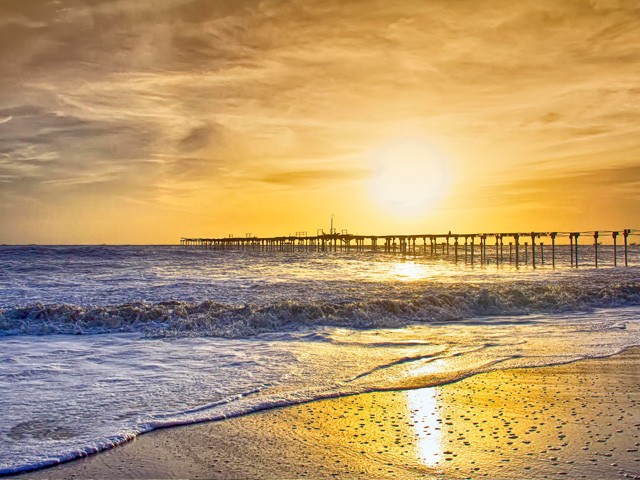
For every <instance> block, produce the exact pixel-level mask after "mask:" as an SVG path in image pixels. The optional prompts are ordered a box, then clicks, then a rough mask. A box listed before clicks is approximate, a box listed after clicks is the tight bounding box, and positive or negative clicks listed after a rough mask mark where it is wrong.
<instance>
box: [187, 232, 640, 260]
mask: <svg viewBox="0 0 640 480" xmlns="http://www.w3.org/2000/svg"><path fill="white" fill-rule="evenodd" d="M332 232H333V233H330V234H327V233H324V231H322V230H321V229H319V230H318V232H317V235H307V232H296V234H295V235H293V234H290V235H287V236H281V237H262V238H258V237H256V236H255V235H251V234H245V236H244V237H234V236H233V235H231V234H230V235H229V236H227V237H221V238H185V237H181V238H180V246H182V247H184V248H202V249H206V250H216V251H223V252H224V251H231V252H233V251H241V252H307V253H310V252H332V251H333V252H337V251H338V250H339V251H341V252H346V253H351V252H368V251H370V252H372V253H373V252H377V251H378V239H383V240H384V245H383V246H382V247H381V248H380V251H382V250H383V249H384V252H385V253H393V254H398V253H399V254H400V255H402V256H403V257H407V256H409V255H411V254H413V256H414V258H415V257H416V256H417V255H418V254H420V253H424V256H425V257H426V256H427V255H429V253H430V255H431V258H432V259H436V258H437V257H440V256H441V255H442V257H444V258H447V259H448V260H451V261H455V262H456V263H458V262H459V261H461V256H460V251H459V248H460V247H462V241H461V239H462V238H464V262H465V263H468V262H470V263H471V264H472V265H473V264H475V262H476V261H478V259H476V257H475V256H476V241H475V239H476V237H479V239H480V241H479V246H480V258H479V262H480V265H488V264H490V263H491V258H490V257H491V256H492V253H491V251H490V248H488V247H489V246H490V245H489V239H488V237H494V239H495V243H494V244H493V245H492V246H493V247H494V248H495V262H496V266H499V265H500V263H502V262H503V261H506V260H507V259H506V258H505V257H504V254H505V252H504V237H505V236H506V237H511V238H513V240H514V241H515V242H509V259H508V260H509V262H513V261H514V260H515V267H516V268H518V267H520V265H521V263H522V262H523V260H524V264H525V266H526V265H528V261H529V242H524V247H525V250H524V255H523V257H521V254H520V237H525V239H528V238H531V255H532V257H531V259H532V267H533V268H534V269H535V268H537V267H538V266H539V265H545V258H544V256H545V245H544V244H545V242H542V241H540V240H541V239H542V238H544V237H550V238H551V263H552V266H553V268H554V269H555V268H556V239H557V238H558V236H560V237H568V238H569V255H570V262H571V267H576V268H577V267H579V265H580V255H579V253H580V252H579V240H580V235H582V234H584V235H593V252H594V264H595V267H596V268H598V267H599V266H600V264H601V261H600V260H601V259H600V254H601V251H600V250H601V249H600V248H599V247H600V243H599V240H600V237H601V234H609V233H611V237H612V239H613V266H614V267H617V266H618V241H617V239H618V236H619V235H620V234H622V236H623V238H624V265H625V266H629V251H630V249H632V247H631V245H635V244H634V243H633V242H631V243H630V241H629V237H630V236H633V235H638V233H640V230H631V229H625V230H622V231H611V230H606V231H602V230H591V231H583V232H546V233H541V232H528V233H522V232H512V233H466V234H455V233H451V231H449V233H446V234H420V235H414V234H411V235H383V236H380V237H378V236H373V235H367V236H365V235H353V234H350V233H348V232H347V231H346V230H343V231H342V232H341V233H338V232H336V231H335V230H333V231H332ZM420 238H422V248H423V251H422V252H420V244H419V239H420ZM427 238H428V239H429V253H427V252H428V251H427ZM439 239H442V240H443V241H442V242H440V243H439ZM452 239H453V245H452ZM352 242H353V243H352ZM469 243H471V245H469ZM513 243H515V252H514V248H513ZM538 245H539V246H540V252H539V253H538V251H537V247H538ZM439 247H441V248H439ZM452 248H453V249H454V251H453V252H452V251H451V249H452ZM487 250H489V252H488V251H487ZM514 253H515V257H514ZM469 256H470V258H469ZM562 258H564V257H562ZM587 263H588V259H587ZM620 263H622V262H620Z"/></svg>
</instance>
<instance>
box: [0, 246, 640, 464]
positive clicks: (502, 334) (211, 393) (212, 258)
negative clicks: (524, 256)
mask: <svg viewBox="0 0 640 480" xmlns="http://www.w3.org/2000/svg"><path fill="white" fill-rule="evenodd" d="M581 249H582V250H581V266H580V268H578V269H576V268H570V267H569V258H568V257H569V247H568V246H559V247H558V258H557V268H555V269H553V268H551V266H550V265H549V262H550V258H551V256H550V253H549V252H546V253H545V257H546V259H547V263H546V264H545V265H538V268H535V269H534V268H532V267H531V265H530V264H528V265H523V266H521V267H520V268H518V269H516V268H514V266H513V265H512V264H509V263H508V262H505V263H499V264H496V261H495V258H493V257H492V256H491V255H488V260H489V264H486V265H481V264H479V263H478V262H477V260H476V263H475V264H474V265H470V264H465V263H464V262H459V263H458V264H454V263H453V262H451V261H450V259H445V258H443V257H441V256H437V257H436V258H435V259H432V258H430V257H427V256H424V255H421V254H418V255H416V256H408V257H405V258H403V257H400V256H398V255H387V254H382V253H373V252H350V253H346V252H330V253H329V252H327V253H322V252H249V251H225V252H221V251H215V250H207V249H200V248H185V247H178V246H2V247H0V411H1V412H2V415H0V474H10V473H16V472H21V471H27V470H32V469H36V468H40V467H44V466H47V465H53V464H57V463H60V462H63V461H68V460H72V459H75V458H79V457H82V456H86V455H88V454H91V453H95V452H98V451H100V450H104V449H107V448H111V447H114V446H117V445H119V444H121V443H123V442H126V441H128V440H130V439H132V438H134V437H135V436H136V435H140V434H142V433H145V432H149V431H151V430H154V429H158V428H163V427H169V426H174V425H185V424H191V423H197V422H204V421H213V420H221V419H224V418H229V417H234V416H239V415H245V414H248V413H251V412H255V411H259V410H264V409H269V408H274V407H279V406H286V405H294V404H299V403H302V402H308V401H312V400H315V399H321V398H331V397H337V396H342V395H350V394H356V393H362V392H371V391H378V390H392V389H406V388H418V387H426V386H435V385H442V384H446V383H449V382H452V381H456V380H459V379H461V378H465V377H468V376H470V375H474V374H476V373H480V372H486V371H490V370H496V369H508V368H514V367H526V366H541V365H553V364H559V363H565V362H570V361H574V360H578V359H583V358H590V357H598V356H607V355H613V354H615V353H618V352H621V351H623V350H625V349H626V348H628V347H630V346H635V345H640V267H638V265H640V249H639V247H638V246H635V245H634V246H631V247H630V255H629V263H630V265H631V266H629V267H624V266H621V265H623V264H624V262H623V258H622V249H621V248H619V249H618V265H619V266H618V268H612V265H613V258H612V255H613V250H612V247H610V246H606V245H605V246H601V247H600V249H599V250H600V251H599V264H600V268H594V267H593V252H592V247H586V246H585V247H581Z"/></svg>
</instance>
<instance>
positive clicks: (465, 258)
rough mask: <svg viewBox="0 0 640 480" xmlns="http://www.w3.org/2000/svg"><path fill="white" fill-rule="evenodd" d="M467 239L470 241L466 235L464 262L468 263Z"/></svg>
mask: <svg viewBox="0 0 640 480" xmlns="http://www.w3.org/2000/svg"><path fill="white" fill-rule="evenodd" d="M467 241H468V237H467V236H466V235H465V237H464V263H467V250H468V248H467Z"/></svg>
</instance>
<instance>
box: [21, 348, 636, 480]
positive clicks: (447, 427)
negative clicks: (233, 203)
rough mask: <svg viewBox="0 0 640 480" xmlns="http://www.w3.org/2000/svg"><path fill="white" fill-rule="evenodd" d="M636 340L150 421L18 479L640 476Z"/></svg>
mask: <svg viewBox="0 0 640 480" xmlns="http://www.w3.org/2000/svg"><path fill="white" fill-rule="evenodd" d="M639 367H640V349H638V348H634V349H630V350H627V351H626V352H624V353H622V354H619V355H614V356H611V357H606V358H598V359H588V360H582V361H578V362H573V363H569V364H565V365H559V366H550V367H542V368H521V369H512V370H497V371H494V372H489V373H484V374H479V375H475V376H472V377H469V378H467V379H464V380H462V381H459V382H454V383H450V384H447V385H443V386H439V387H435V388H423V389H412V390H404V391H403V390H400V391H389V392H374V393H366V394H360V395H353V396H348V397H342V398H337V399H329V400H320V401H316V402H311V403H306V404H301V405H293V406H289V407H285V408H279V409H274V410H268V411H264V412H258V413H254V414H251V415H245V416H241V417H239V418H232V419H228V420H223V421H217V422H210V423H203V424H198V425H192V426H186V427H178V428H169V429H163V430H156V431H154V432H151V433H149V434H146V435H142V436H140V437H138V438H136V439H135V440H134V441H132V442H130V443H127V444H125V445H123V446H121V447H118V448H114V449H112V450H109V451H105V452H103V453H100V454H97V455H93V456H90V457H87V458H84V459H80V460H76V461H73V462H69V463H66V464H62V465H60V466H57V467H52V468H48V469H43V470H40V471H37V472H32V473H27V474H24V475H21V476H19V478H219V479H243V478H246V479H270V478H283V479H285V478H317V479H324V478H425V477H426V478H429V477H430V476H431V477H437V478H441V477H444V478H478V477H488V478H640V452H639V449H640V411H638V404H639V403H640V368H639Z"/></svg>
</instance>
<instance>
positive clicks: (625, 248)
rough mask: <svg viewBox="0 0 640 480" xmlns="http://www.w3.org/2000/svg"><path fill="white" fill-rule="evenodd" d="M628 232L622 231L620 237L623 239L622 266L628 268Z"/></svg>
mask: <svg viewBox="0 0 640 480" xmlns="http://www.w3.org/2000/svg"><path fill="white" fill-rule="evenodd" d="M629 233H630V231H629V230H626V229H625V230H623V231H622V236H623V237H624V266H625V267H628V266H629V247H628V244H627V242H628V239H629Z"/></svg>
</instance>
